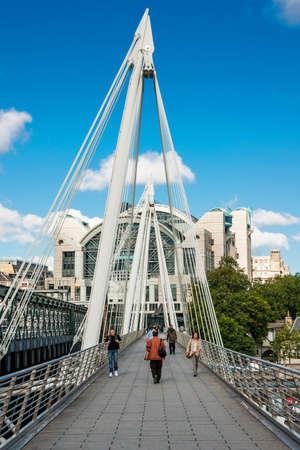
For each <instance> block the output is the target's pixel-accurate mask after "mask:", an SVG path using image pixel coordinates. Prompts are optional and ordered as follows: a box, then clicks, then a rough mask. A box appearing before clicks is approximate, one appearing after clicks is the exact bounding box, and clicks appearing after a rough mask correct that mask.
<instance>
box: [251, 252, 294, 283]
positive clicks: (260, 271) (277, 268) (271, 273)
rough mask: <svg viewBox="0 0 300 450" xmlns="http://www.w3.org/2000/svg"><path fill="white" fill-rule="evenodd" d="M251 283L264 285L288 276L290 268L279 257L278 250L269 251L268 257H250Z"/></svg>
mask: <svg viewBox="0 0 300 450" xmlns="http://www.w3.org/2000/svg"><path fill="white" fill-rule="evenodd" d="M252 274H253V281H258V282H261V283H265V282H266V281H268V280H272V279H274V278H276V277H284V276H285V275H290V268H289V266H288V265H286V264H285V263H284V261H283V259H282V257H281V255H280V250H271V252H270V256H253V257H252Z"/></svg>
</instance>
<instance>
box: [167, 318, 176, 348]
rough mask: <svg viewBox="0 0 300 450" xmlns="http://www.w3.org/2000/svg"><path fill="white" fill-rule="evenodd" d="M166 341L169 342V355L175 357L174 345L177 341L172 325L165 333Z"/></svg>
mask: <svg viewBox="0 0 300 450" xmlns="http://www.w3.org/2000/svg"><path fill="white" fill-rule="evenodd" d="M167 341H168V342H169V350H170V355H172V354H173V355H175V344H176V341H177V334H176V331H175V330H174V328H173V325H170V327H169V328H168V332H167Z"/></svg>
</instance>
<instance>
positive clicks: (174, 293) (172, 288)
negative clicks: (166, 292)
mask: <svg viewBox="0 0 300 450" xmlns="http://www.w3.org/2000/svg"><path fill="white" fill-rule="evenodd" d="M171 292H172V298H173V301H174V302H176V301H177V288H176V284H171Z"/></svg>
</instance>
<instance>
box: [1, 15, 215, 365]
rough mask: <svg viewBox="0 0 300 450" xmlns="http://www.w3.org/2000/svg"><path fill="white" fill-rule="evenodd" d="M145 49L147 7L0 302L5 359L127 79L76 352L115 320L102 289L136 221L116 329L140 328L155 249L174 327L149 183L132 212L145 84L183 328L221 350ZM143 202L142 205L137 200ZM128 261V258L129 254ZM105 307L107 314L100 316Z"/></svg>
mask: <svg viewBox="0 0 300 450" xmlns="http://www.w3.org/2000/svg"><path fill="white" fill-rule="evenodd" d="M153 52H154V44H153V38H152V31H151V24H150V18H149V14H148V9H147V10H146V11H145V13H144V15H143V17H142V20H141V22H140V24H139V26H138V28H137V30H136V32H135V34H134V38H133V41H132V43H131V45H130V47H129V50H128V52H127V54H126V56H125V58H124V60H123V62H122V64H121V66H120V68H119V70H118V72H117V75H116V76H115V78H114V80H113V82H112V85H111V87H110V89H109V91H108V93H107V95H106V97H105V99H104V101H103V103H102V105H101V107H100V109H99V111H98V113H97V115H96V117H95V119H94V121H93V123H92V125H91V127H90V129H89V131H88V133H87V135H86V137H85V139H84V141H83V143H82V145H81V146H80V148H79V150H78V152H77V154H76V156H75V159H74V161H73V163H72V164H71V166H70V168H69V170H68V172H67V174H66V177H65V179H64V180H63V182H62V184H61V186H60V187H59V189H58V192H57V194H56V196H55V198H54V200H53V202H52V204H51V206H50V208H49V211H48V213H47V215H46V218H45V220H44V222H43V224H42V225H41V228H40V230H39V232H38V233H37V235H36V238H35V240H34V241H33V243H32V244H31V246H30V248H29V250H28V253H27V256H26V258H25V261H24V263H23V264H22V266H21V267H20V270H19V271H18V273H17V274H16V276H15V278H14V280H13V282H12V284H11V286H10V287H9V290H8V292H7V294H6V295H5V298H4V299H3V301H2V303H1V305H0V326H3V324H5V327H4V331H3V334H2V339H1V342H0V359H2V358H3V357H4V356H5V354H6V353H7V351H8V350H9V348H10V344H11V342H12V340H13V339H14V337H15V335H16V332H17V330H18V329H19V328H20V327H22V321H23V317H24V313H25V311H26V308H27V306H28V304H29V302H30V298H31V296H32V293H33V291H34V289H35V287H36V285H37V282H38V280H39V278H40V275H41V271H42V270H43V266H44V265H46V264H47V259H48V257H49V255H50V254H51V252H52V251H53V242H55V240H56V239H57V238H58V236H59V233H60V230H61V228H62V226H63V224H64V220H65V218H66V217H67V215H68V211H69V208H71V206H72V202H73V199H74V197H75V195H76V193H77V192H78V190H79V188H80V185H81V183H82V180H83V179H84V176H85V174H86V171H87V170H88V168H89V167H90V164H91V162H92V160H93V157H94V155H95V153H96V151H97V149H98V147H99V144H100V142H101V139H102V136H103V133H104V131H105V129H106V127H107V125H108V123H109V120H110V117H111V114H112V112H113V110H114V108H115V106H116V104H117V102H118V100H119V98H120V93H121V91H122V89H123V88H124V86H125V85H126V83H127V82H128V89H127V95H126V100H125V105H124V110H123V116H122V121H121V125H120V130H119V136H118V141H117V145H116V150H115V155H114V162H113V170H112V176H111V181H110V185H109V190H108V196H107V201H106V209H105V214H104V219H103V223H102V227H101V237H100V242H99V246H98V252H97V258H96V266H95V271H94V277H93V282H92V292H91V296H90V303H89V308H88V312H87V317H86V319H85V321H84V323H82V325H81V326H80V328H79V330H77V335H76V337H75V340H76V339H78V340H80V339H81V336H82V334H83V339H82V348H87V347H90V346H92V345H96V344H97V343H98V342H99V338H100V331H101V328H102V330H105V329H106V328H105V327H106V326H107V325H109V323H111V319H112V316H113V313H114V320H115V321H116V318H118V320H119V317H120V316H121V313H122V306H121V305H120V304H118V305H116V304H115V305H109V304H108V303H107V301H108V298H107V295H108V292H109V284H111V285H115V286H116V285H117V287H118V288H119V287H120V286H121V285H120V284H118V281H119V280H118V279H115V278H114V276H115V275H114V264H115V263H116V262H117V265H118V264H119V263H120V261H121V260H122V258H123V257H124V244H125V243H126V241H127V239H128V238H129V239H131V242H132V235H133V234H134V233H132V231H133V229H134V228H135V227H134V226H133V225H137V223H139V231H138V234H139V236H138V239H137V242H135V247H137V248H136V249H135V250H136V252H134V258H133V264H131V267H130V263H129V259H130V258H127V268H126V270H127V275H129V277H127V275H126V277H125V278H123V280H124V279H126V282H125V296H124V302H125V314H124V316H123V318H124V322H123V325H122V324H120V321H119V324H118V327H119V328H120V327H121V326H122V331H123V332H126V331H130V330H133V329H140V328H142V327H143V326H144V322H145V296H146V295H145V291H146V286H147V278H148V277H149V272H148V267H149V266H150V265H151V264H152V263H153V261H152V262H151V264H150V262H149V265H148V257H149V255H150V254H151V255H153V254H154V253H155V252H156V250H157V260H158V264H157V265H158V268H159V272H160V285H161V300H162V302H161V303H162V306H163V315H164V322H165V326H167V325H168V324H171V323H172V324H173V325H174V326H175V327H177V326H178V324H177V314H176V313H175V311H174V304H173V300H174V299H175V298H174V299H173V300H172V293H171V288H170V281H169V277H168V266H169V262H168V264H167V263H166V258H165V255H164V247H163V243H162V236H161V233H160V232H159V228H160V226H158V217H157V215H156V209H155V207H154V201H153V202H152V199H153V187H151V185H149V186H148V187H147V189H146V191H145V196H144V197H143V200H142V201H140V202H139V204H138V205H137V207H135V191H136V177H137V165H138V157H139V138H140V129H141V111H142V102H143V92H144V82H145V79H151V80H152V82H153V86H154V92H155V98H156V106H157V113H158V122H159V128H160V137H161V145H162V154H163V164H164V171H165V178H166V187H167V193H168V203H169V212H168V214H169V216H170V218H171V220H170V222H169V223H168V225H167V228H168V233H169V232H170V230H171V232H172V236H173V238H172V239H173V241H174V256H175V258H174V259H175V263H174V265H175V268H176V277H177V281H178V283H177V281H176V284H178V286H180V295H179V297H180V301H181V302H182V304H183V320H184V324H185V326H186V328H188V329H189V330H190V331H191V330H192V329H197V330H198V331H199V332H200V336H201V337H202V338H203V339H206V340H209V341H210V342H214V343H216V344H219V345H222V338H221V335H220V330H219V326H218V322H217V319H216V315H215V310H214V306H213V303H212V299H211V295H210V291H209V287H208V283H207V279H206V274H205V270H204V268H203V264H202V261H201V255H200V249H199V246H198V245H197V233H196V230H195V227H194V222H193V218H192V216H191V214H190V211H189V206H188V202H187V199H186V195H185V191H184V187H183V183H182V178H181V172H180V161H179V160H178V157H177V154H176V152H175V150H174V145H173V141H172V137H171V133H170V128H169V124H168V120H167V116H166V112H165V108H164V105H163V101H162V96H161V92H160V88H159V84H158V80H157V74H156V71H155V68H154V64H153V59H152V55H153ZM129 161H131V162H133V164H129ZM129 185H130V186H131V187H132V190H131V192H132V196H131V198H129V194H128V192H129V188H128V186H129ZM146 197H147V201H145V198H146ZM151 202H152V203H151ZM124 205H125V206H124ZM126 205H129V206H130V205H131V211H132V215H131V219H130V226H128V227H127V229H126V230H125V232H123V231H124V228H123V231H122V227H120V226H119V225H120V224H121V221H120V217H123V216H122V214H123V213H124V208H125V209H126ZM175 210H176V214H177V217H176V218H175V216H174V214H173V213H174V211H175ZM139 213H141V214H143V220H142V224H141V223H140V222H141V221H140V218H139V217H138V215H139ZM178 214H179V216H180V215H184V220H182V219H183V216H182V217H178ZM135 229H136V228H135ZM153 229H154V235H153ZM151 236H152V237H153V236H154V237H153V240H155V242H156V249H155V250H154V251H153V242H151V239H152V237H151ZM130 245H131V244H129V248H130ZM122 249H123V250H122ZM151 252H152V253H151ZM118 255H121V257H120V258H118ZM129 256H130V257H131V255H129ZM37 258H38V260H37ZM123 259H126V258H123ZM36 262H37V264H35V265H34V270H32V265H33V263H36ZM155 264H156V262H155ZM172 264H173V263H172ZM156 269H157V267H156ZM126 270H125V271H124V272H126ZM129 272H130V274H129ZM156 273H157V272H156ZM134 274H136V276H135V275H134ZM176 277H175V278H176ZM25 278H26V279H28V280H29V287H28V288H26V289H22V284H23V281H24V279H25ZM173 280H174V279H173ZM127 281H128V283H127ZM115 282H116V283H115ZM121 289H122V286H121ZM105 305H107V308H106V312H105V316H104V317H103V315H104V310H105ZM109 309H110V316H109V318H108V312H109ZM148 312H149V311H148ZM178 317H179V316H178ZM103 332H104V331H103Z"/></svg>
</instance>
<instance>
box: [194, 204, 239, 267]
mask: <svg viewBox="0 0 300 450" xmlns="http://www.w3.org/2000/svg"><path fill="white" fill-rule="evenodd" d="M197 227H198V228H200V227H202V228H204V229H206V230H208V231H209V232H210V233H211V236H212V240H213V245H212V248H213V253H214V267H218V265H219V263H220V260H221V258H222V257H223V256H231V257H232V258H234V259H237V249H236V246H235V236H234V234H233V233H232V231H231V227H232V215H231V213H230V212H229V211H228V210H226V209H223V208H214V209H212V210H210V211H208V212H206V213H205V214H204V215H203V216H202V217H200V219H199V220H198V222H197Z"/></svg>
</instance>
